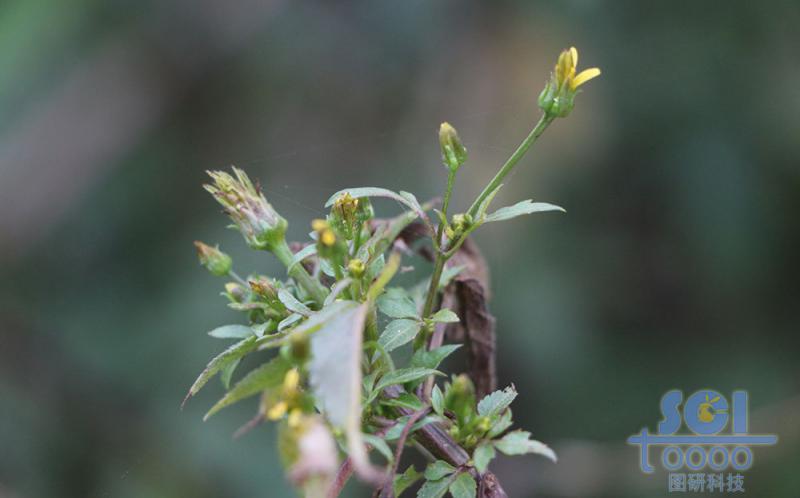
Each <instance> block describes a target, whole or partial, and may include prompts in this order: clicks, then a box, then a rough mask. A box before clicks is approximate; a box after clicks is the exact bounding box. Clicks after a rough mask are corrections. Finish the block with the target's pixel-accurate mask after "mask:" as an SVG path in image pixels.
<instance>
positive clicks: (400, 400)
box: [383, 392, 423, 412]
mask: <svg viewBox="0 0 800 498" xmlns="http://www.w3.org/2000/svg"><path fill="white" fill-rule="evenodd" d="M383 404H385V405H387V406H396V407H398V408H405V409H407V410H411V411H415V412H416V411H419V410H422V406H423V405H422V401H420V400H419V398H418V397H416V396H414V395H413V394H411V393H406V392H404V393H400V396H398V397H396V398H392V399H387V400H385V401H384V402H383Z"/></svg>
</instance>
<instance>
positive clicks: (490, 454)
mask: <svg viewBox="0 0 800 498" xmlns="http://www.w3.org/2000/svg"><path fill="white" fill-rule="evenodd" d="M494 457H495V451H494V446H492V443H491V442H489V441H485V442H483V443H481V444H479V445H478V446H477V447H476V448H475V451H474V452H473V454H472V463H474V464H475V470H477V471H478V472H479V473H481V474H483V473H484V472H486V470H487V469H488V468H489V463H490V462H491V461H492V459H493V458H494Z"/></svg>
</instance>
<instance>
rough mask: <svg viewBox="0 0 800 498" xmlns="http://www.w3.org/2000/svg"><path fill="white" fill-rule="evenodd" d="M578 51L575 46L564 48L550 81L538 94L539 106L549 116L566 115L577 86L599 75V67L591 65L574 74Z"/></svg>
mask: <svg viewBox="0 0 800 498" xmlns="http://www.w3.org/2000/svg"><path fill="white" fill-rule="evenodd" d="M577 66H578V51H577V49H575V47H571V48H570V49H569V50H564V51H563V52H561V55H559V57H558V62H556V66H555V68H554V69H553V72H552V73H551V74H550V81H548V82H547V83H546V84H545V87H544V90H542V93H541V94H539V107H540V108H541V109H542V110H543V111H544V112H545V114H546V115H548V116H550V117H551V118H563V117H566V116H567V115H568V114H569V113H570V112H571V111H572V108H573V107H574V106H575V96H576V95H577V94H578V87H580V86H581V85H583V84H584V83H586V82H587V81H589V80H590V79H592V78H596V77H597V76H600V69H598V68H596V67H593V68H589V69H586V70H584V71H581V72H580V73H578V74H576V68H577Z"/></svg>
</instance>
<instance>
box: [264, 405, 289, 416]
mask: <svg viewBox="0 0 800 498" xmlns="http://www.w3.org/2000/svg"><path fill="white" fill-rule="evenodd" d="M288 408H289V405H287V404H286V402H285V401H279V402H278V403H277V404H276V405H275V406H273V407H272V408H270V409H269V411H267V418H268V419H270V420H278V419H279V418H281V417H283V416H284V415H285V414H286V410H287V409H288Z"/></svg>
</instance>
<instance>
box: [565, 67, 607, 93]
mask: <svg viewBox="0 0 800 498" xmlns="http://www.w3.org/2000/svg"><path fill="white" fill-rule="evenodd" d="M598 76H600V69H599V68H596V67H592V68H589V69H584V70H583V71H581V72H580V74H578V75H577V76H575V77H574V78H573V79H572V80H571V81H570V87H571V88H572V89H573V90H575V89H576V88H578V87H579V86H581V85H583V84H584V83H586V82H587V81H589V80H590V79H592V78H596V77H598Z"/></svg>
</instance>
